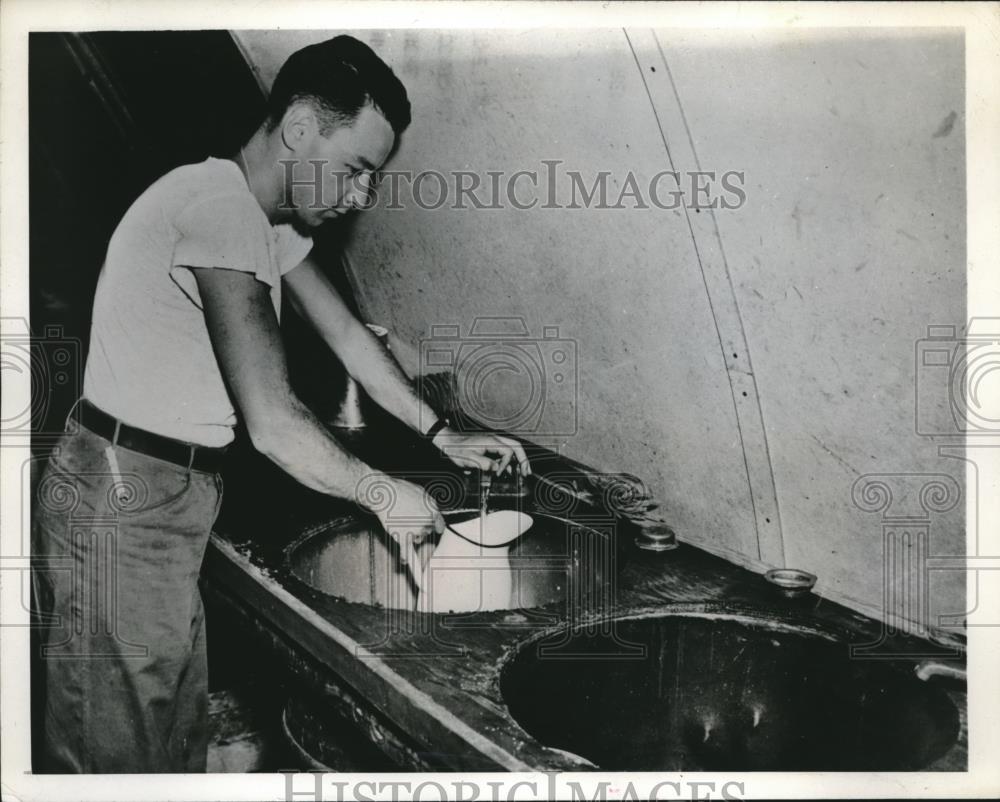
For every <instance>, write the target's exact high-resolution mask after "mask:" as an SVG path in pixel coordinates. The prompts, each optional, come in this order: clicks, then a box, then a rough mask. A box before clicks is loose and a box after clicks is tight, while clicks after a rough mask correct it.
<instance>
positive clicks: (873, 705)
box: [500, 612, 960, 771]
mask: <svg viewBox="0 0 1000 802" xmlns="http://www.w3.org/2000/svg"><path fill="white" fill-rule="evenodd" d="M500 690H501V693H502V695H503V697H504V700H505V701H506V703H507V705H508V709H509V710H510V713H511V715H512V716H513V717H514V719H515V720H516V721H517V722H518V723H519V724H520V725H521V726H522V727H523V728H524V729H525V730H526V731H527V732H528V733H529V734H530V735H532V736H533V737H534V738H536V739H537V740H539V741H541V743H543V744H545V745H546V746H551V747H555V748H559V749H562V750H566V751H569V752H573V753H575V754H577V755H580V756H581V757H584V758H587V759H588V760H590V761H591V762H592V763H594V764H595V765H597V766H598V767H599V768H602V769H605V770H609V771H682V770H683V771H737V770H742V771H901V770H916V769H920V768H924V767H926V766H927V765H928V764H930V763H931V762H933V761H934V760H936V759H937V758H939V757H941V756H942V755H944V754H945V753H946V752H948V751H949V749H950V748H951V747H952V745H953V744H955V742H956V739H957V737H958V735H959V730H960V719H959V713H958V709H957V708H956V706H955V704H954V703H953V702H952V701H951V699H950V698H949V697H948V695H947V694H946V693H945V692H944V691H943V690H942V689H941V688H939V687H936V686H934V685H932V684H928V683H927V682H924V681H922V680H920V679H917V678H916V676H914V673H913V663H912V662H908V661H899V662H895V663H885V662H879V661H872V660H858V659H852V658H851V656H850V653H849V647H848V643H847V642H846V641H845V640H843V639H841V638H839V637H838V636H836V635H833V634H831V633H829V632H825V631H823V630H820V629H817V628H814V627H810V626H806V625H801V624H795V625H793V624H790V623H783V622H780V621H778V620H775V619H770V618H765V617H755V616H751V615H747V614H735V613H733V614H724V613H719V612H701V613H683V614H681V613H678V614H670V615H662V614H659V615H655V616H649V617H640V618H631V619H619V620H617V621H614V622H613V624H612V623H609V622H602V627H598V628H595V627H594V626H591V627H589V628H577V629H565V630H563V631H561V632H559V633H557V634H556V635H555V636H550V637H546V638H545V639H542V640H537V641H532V642H529V643H528V644H527V645H525V646H523V647H522V648H521V649H520V650H519V651H518V652H517V653H516V654H515V655H514V656H513V657H512V659H511V660H509V661H508V662H507V663H506V665H505V666H504V668H503V670H502V673H501V677H500Z"/></svg>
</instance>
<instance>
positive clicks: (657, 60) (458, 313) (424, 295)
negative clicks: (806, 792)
mask: <svg viewBox="0 0 1000 802" xmlns="http://www.w3.org/2000/svg"><path fill="white" fill-rule="evenodd" d="M328 35H330V34H328V33H325V32H324V33H317V32H263V33H253V32H242V33H240V34H239V35H238V39H239V41H240V42H241V44H242V45H243V47H244V49H245V50H246V52H247V54H248V59H249V60H250V62H251V64H252V65H253V66H254V68H255V69H256V70H257V71H258V73H259V75H260V77H261V79H262V82H263V83H264V84H265V85H267V84H269V82H270V81H271V80H273V77H274V75H275V74H276V72H277V69H278V67H279V66H280V64H281V62H282V61H283V60H284V58H285V57H286V56H287V55H288V54H289V53H291V52H292V51H293V50H294V49H296V48H298V47H301V46H302V45H304V44H307V43H309V42H311V41H316V40H319V39H322V38H326V36H328ZM356 35H358V36H359V38H362V39H364V40H365V41H367V42H369V43H370V44H371V45H372V46H373V47H374V48H375V49H376V50H377V51H378V52H379V53H380V54H382V55H383V57H384V58H385V59H386V60H387V61H388V62H389V63H390V64H391V65H392V66H393V67H394V69H395V70H396V71H397V73H398V74H399V75H400V76H401V78H402V79H403V80H404V82H405V83H406V85H407V87H408V90H409V92H410V96H411V99H412V101H413V104H414V121H413V124H412V126H411V128H410V129H409V130H408V131H407V132H406V134H405V136H404V139H403V142H402V146H401V148H400V150H399V153H398V154H397V156H396V157H395V159H394V161H393V162H392V164H391V165H390V168H391V169H394V170H411V171H414V172H419V171H422V170H434V171H439V172H441V173H443V174H450V173H452V172H454V171H456V170H468V171H473V172H475V173H478V174H479V175H480V176H482V177H484V179H485V177H486V172H487V171H503V172H504V174H505V176H510V175H511V174H513V173H514V172H516V171H518V170H529V171H537V172H539V174H540V175H541V176H542V184H543V186H542V187H541V188H540V189H539V191H538V192H536V193H532V192H531V191H529V190H530V187H529V186H528V184H527V182H526V180H522V182H521V183H520V184H519V187H520V188H521V194H520V196H519V197H521V199H522V200H528V199H530V198H532V197H538V198H540V199H541V201H544V200H545V199H546V195H545V193H544V191H543V190H544V184H545V180H546V177H547V174H546V169H547V168H546V166H545V165H544V164H543V161H544V160H560V161H561V164H560V165H559V166H558V167H557V168H556V171H557V175H558V176H560V178H559V179H558V182H557V184H558V189H557V192H556V195H555V200H556V201H558V202H560V203H563V204H565V203H567V202H568V201H569V200H570V197H569V188H570V184H571V182H570V180H569V179H568V178H567V177H566V174H567V171H571V170H577V171H580V173H581V176H582V178H583V179H584V181H585V183H586V184H587V185H589V184H590V183H591V182H592V181H593V180H594V179H595V178H596V176H597V174H598V172H599V171H608V172H609V173H610V178H609V183H608V187H609V194H610V200H611V202H612V203H613V202H614V201H615V200H616V199H617V197H618V193H619V192H620V191H621V188H622V187H623V185H624V183H625V182H626V180H627V178H626V177H627V176H628V174H629V173H631V174H632V175H633V176H635V178H636V179H637V185H638V186H639V187H640V188H646V187H648V184H649V182H650V179H651V178H652V177H653V176H654V175H656V173H657V172H658V171H662V170H671V169H672V170H676V171H679V172H684V171H693V170H698V169H701V170H705V171H717V172H719V173H721V172H724V171H728V170H737V171H743V173H744V177H745V180H744V183H743V187H744V189H745V193H746V201H745V203H744V204H743V205H742V206H741V208H739V209H735V210H723V209H715V210H711V209H699V210H694V209H691V208H684V207H683V206H682V207H681V208H673V209H659V208H655V207H653V208H646V209H641V208H624V209H621V208H619V209H613V208H612V209H608V208H605V209H597V208H588V209H582V208H577V209H569V208H562V209H555V208H552V209H545V208H535V209H533V210H531V211H521V210H517V209H514V208H510V205H509V204H506V206H507V208H503V209H479V210H473V209H471V208H465V209H456V208H452V206H453V205H454V204H453V203H451V201H453V200H454V199H455V194H454V184H452V187H451V190H450V191H451V197H450V198H449V203H447V204H445V206H444V207H443V208H440V209H435V210H431V209H421V208H418V207H417V206H416V204H414V203H413V202H412V201H411V198H410V195H409V194H407V192H406V191H405V190H404V192H403V194H402V200H403V205H404V206H405V208H404V209H402V210H390V209H387V208H384V204H383V205H380V207H379V208H376V209H374V210H372V211H370V212H367V213H365V214H364V215H362V216H361V218H360V219H359V220H358V221H357V223H356V226H355V229H354V231H353V234H352V237H351V244H350V250H349V256H350V260H351V264H352V265H353V271H354V276H355V280H356V282H357V287H358V294H359V302H360V304H361V306H362V308H363V309H364V310H365V312H366V314H367V316H368V317H369V319H371V320H373V321H377V322H379V323H382V324H384V325H386V326H388V327H389V328H390V329H391V330H392V341H393V345H394V348H395V350H396V352H397V353H398V354H399V355H400V357H401V359H402V361H403V362H404V364H405V365H406V367H407V368H408V369H410V370H411V371H413V372H414V373H416V372H418V371H419V370H420V369H421V361H422V359H424V358H425V357H426V354H427V351H426V348H424V350H423V351H422V350H421V341H422V340H426V339H428V338H430V337H431V335H432V334H434V333H438V334H440V330H439V329H433V328H432V327H436V326H443V325H444V326H447V325H451V326H457V327H458V330H459V332H460V333H461V335H463V336H466V335H468V333H469V331H470V328H471V327H472V326H473V323H474V321H475V320H476V319H477V318H482V317H490V318H497V317H504V318H515V319H519V320H522V321H523V323H524V326H525V327H526V329H527V331H528V333H529V336H530V337H537V338H539V339H542V338H543V335H544V334H545V332H546V327H548V328H549V333H550V334H556V333H557V339H558V341H559V342H558V343H557V344H556V345H553V344H552V342H544V341H543V343H542V344H541V345H540V346H539V350H538V351H537V353H539V354H541V357H542V359H543V361H544V360H550V359H551V356H552V354H553V353H554V352H555V351H557V350H561V351H563V353H565V354H566V355H567V356H568V358H569V361H568V362H564V363H561V364H562V367H561V368H559V370H562V371H563V372H564V373H565V376H564V381H563V382H562V383H559V384H558V385H557V384H556V383H555V382H554V381H553V378H552V376H553V374H554V373H555V372H556V370H557V368H556V366H555V365H554V364H553V363H552V362H551V361H549V362H546V365H547V367H546V371H547V373H546V379H547V383H546V385H545V388H546V389H547V390H548V393H549V395H548V396H547V397H546V399H545V401H544V404H545V408H544V412H545V414H544V415H543V416H542V418H541V420H540V421H538V420H533V421H531V422H528V423H527V424H525V425H528V426H529V428H530V427H531V426H534V429H533V430H532V431H531V432H530V433H529V435H528V436H529V437H533V438H534V439H537V440H540V441H544V442H546V443H548V444H550V445H553V446H555V447H558V448H560V449H561V450H562V451H563V452H564V453H565V454H567V455H568V456H570V457H572V458H574V459H577V460H579V461H581V462H584V463H587V464H589V465H591V466H593V467H595V468H598V469H601V470H606V471H629V472H632V473H635V474H637V475H639V476H640V477H642V478H643V479H644V480H645V481H646V482H647V483H648V484H649V485H650V487H651V489H652V491H653V493H654V495H655V496H656V497H657V498H658V499H659V500H660V501H661V503H662V506H663V511H664V513H665V516H666V517H667V518H668V520H670V521H671V522H672V523H673V524H674V525H675V526H676V528H677V530H678V532H679V534H680V535H681V537H682V538H683V539H685V540H687V541H689V542H692V543H696V544H698V545H701V546H703V547H705V548H707V549H710V550H712V551H715V552H717V553H720V554H724V555H726V556H729V557H731V558H732V559H735V560H737V561H740V562H743V563H746V564H749V565H752V566H756V567H763V566H765V565H781V564H787V565H791V566H796V567H801V568H805V569H808V570H810V571H813V572H814V573H816V574H818V575H819V577H820V585H819V589H820V590H821V591H822V592H824V593H826V594H828V595H830V596H831V597H833V598H837V599H839V600H842V601H846V602H847V603H849V604H852V605H853V606H855V607H856V608H858V609H862V610H866V611H868V612H872V613H875V614H881V611H882V608H883V599H884V588H885V586H886V583H885V581H884V578H883V550H884V534H885V533H886V532H887V531H888V532H889V533H890V534H893V533H896V534H898V531H897V530H895V529H892V528H891V526H890V528H889V529H888V530H887V529H886V528H885V527H884V523H885V520H884V519H885V518H886V516H888V517H890V518H892V517H893V516H896V517H898V516H904V517H905V516H911V517H912V516H916V517H917V518H918V519H919V521H918V520H913V521H910V523H909V524H908V525H907V526H908V528H907V530H906V531H907V532H908V533H909V535H912V538H911V539H910V540H908V541H906V542H905V543H904V544H903V545H902V546H901V551H900V550H899V549H896V547H895V546H892V547H890V552H892V553H897V552H899V553H903V552H905V553H908V554H911V556H913V555H914V550H916V551H917V552H921V553H925V554H931V555H938V554H957V553H961V552H962V551H963V550H964V522H963V520H962V512H961V510H962V504H955V505H953V506H951V507H950V508H949V509H948V510H947V511H940V509H933V510H932V509H927V505H928V503H930V504H931V506H932V507H933V506H934V505H935V504H936V506H937V508H942V507H948V506H949V503H950V499H949V501H947V502H944V503H939V502H928V500H927V499H928V496H927V493H928V492H929V491H924V492H923V493H921V488H922V487H924V485H927V484H928V482H931V485H932V487H933V486H934V485H933V482H934V481H935V480H934V479H933V476H923V475H932V474H943V475H944V478H939V479H938V480H936V481H937V482H938V484H940V485H941V486H942V487H944V486H947V487H946V489H947V490H948V491H949V492H950V493H951V495H954V493H955V491H956V487H959V486H962V485H963V484H964V480H963V475H964V469H963V463H962V462H961V461H959V460H958V459H955V458H948V457H941V456H938V455H937V445H938V443H939V441H940V442H944V441H943V440H940V438H939V440H933V439H928V438H925V437H919V436H917V434H916V433H915V431H914V404H915V400H914V387H915V380H916V375H915V373H916V369H915V357H914V353H915V350H914V349H915V343H916V341H917V340H918V339H920V338H921V337H922V336H924V334H925V333H926V328H927V326H928V325H929V324H942V323H943V324H952V325H959V326H960V325H962V324H963V322H964V315H965V282H964V271H965V254H964V243H965V228H964V225H965V224H964V221H965V205H964V198H965V188H964V132H963V108H964V107H963V92H964V85H963V80H964V75H963V63H964V55H963V43H962V40H961V37H960V35H954V34H951V33H948V32H945V31H936V32H926V31H925V32H920V33H917V32H915V31H914V32H908V31H900V32H895V33H892V34H889V35H886V34H880V35H873V34H860V35H849V34H845V33H836V32H833V31H813V32H808V33H803V32H801V31H798V32H795V33H794V34H780V35H779V34H765V33H762V32H743V33H739V34H735V33H734V34H727V35H724V36H720V35H718V34H716V33H712V34H706V33H701V32H698V31H676V30H670V31H657V32H653V31H631V30H630V31H627V32H623V31H622V30H596V31H595V30H591V31H558V32H556V31H381V32H380V31H365V32H360V33H358V34H356ZM659 186H661V187H662V188H663V192H662V193H661V199H663V200H665V199H666V198H665V197H664V196H666V195H667V192H669V189H670V186H671V185H670V184H669V183H661V184H660V185H659ZM436 187H437V184H436V183H435V182H433V181H428V182H427V184H425V185H424V189H425V192H426V194H425V195H424V197H425V198H429V199H430V200H433V199H434V198H435V197H436V195H437V192H436ZM717 191H718V190H717ZM477 194H478V196H479V197H480V198H483V199H488V198H489V192H488V191H486V190H485V189H481V190H480V191H479V192H478V193H477ZM727 199H729V200H731V199H733V196H732V195H728V196H727ZM647 200H648V197H647ZM469 205H470V204H468V203H467V204H466V206H469ZM625 205H626V206H634V205H635V204H634V203H633V202H631V201H628V200H626V202H625ZM480 325H483V324H482V321H481V324H480ZM487 325H489V326H493V327H494V328H493V330H497V331H502V330H504V329H503V326H510V325H513V324H511V323H510V322H509V321H508V322H507V323H503V324H502V326H501V329H496V326H497V325H501V324H498V322H497V321H495V320H491V321H488V323H487ZM438 339H441V338H440V337H439V338H438ZM567 340H568V341H570V342H569V343H567V342H565V341H567ZM512 342H518V341H516V340H513V341H512ZM446 345H447V344H446ZM456 352H457V349H456ZM503 352H504V349H503V348H500V349H497V353H498V354H501V355H502V353H503ZM506 352H507V355H508V356H510V355H511V354H514V353H515V351H514V349H513V347H508V348H507V351H506ZM421 354H424V356H423V357H422V356H421ZM481 379H482V381H481V383H480V385H479V390H481V392H482V397H481V398H480V399H478V400H477V399H472V400H471V402H470V403H474V404H478V405H479V407H480V408H479V410H477V411H479V412H480V413H481V414H484V415H485V416H486V417H490V416H492V417H493V418H494V419H496V420H503V419H505V418H507V419H511V416H513V415H515V413H516V411H517V410H518V409H519V408H520V406H521V402H522V401H523V399H524V398H525V397H526V394H527V393H529V392H530V391H531V390H532V389H537V388H533V387H532V386H531V385H530V383H528V382H529V380H528V377H527V374H524V373H521V374H518V373H516V372H514V373H512V372H497V373H489V372H487V373H486V375H484V376H482V377H481ZM570 389H572V390H573V392H570ZM946 407H947V405H946V402H945V397H944V394H943V393H938V394H937V395H936V396H935V398H934V399H933V403H931V405H930V412H931V413H932V414H935V415H937V416H938V419H940V418H941V416H942V415H943V414H944V413H946V412H947V409H946ZM521 420H522V423H524V422H525V421H527V419H525V418H522V419H521ZM870 474H885V475H889V476H888V478H884V479H882V480H875V479H871V478H868V479H862V477H866V476H868V475H870ZM901 474H905V475H906V476H901ZM912 474H920V475H921V476H919V477H913V476H911V475H912ZM949 477H951V478H950V479H949ZM859 481H860V482H861V484H858V485H855V483H856V482H859ZM879 482H881V484H879ZM949 483H950V484H949ZM883 485H884V486H886V487H888V488H889V491H890V492H891V493H892V503H891V506H890V507H889V508H888V509H881V508H880V507H879V504H878V503H877V502H878V500H879V499H880V498H881V497H880V496H878V492H877V491H878V490H879V488H880V487H882V486H883ZM852 489H853V491H854V492H853V495H852ZM859 505H860V506H859ZM890 524H891V522H890ZM894 542H895V541H894ZM897 545H898V544H897ZM921 550H922V551H921ZM897 556H898V554H897ZM918 574H919V572H918ZM918 574H913V575H912V576H911V579H912V578H915V577H917V576H918ZM930 576H931V580H930V586H929V588H930V592H929V596H928V595H921V593H920V592H912V593H910V594H909V595H908V596H907V600H908V601H907V604H911V603H912V602H913V601H914V600H916V601H921V600H924V601H927V600H929V608H930V614H931V615H933V616H938V615H941V614H958V615H959V617H960V614H961V613H962V612H963V611H964V609H965V601H964V581H965V579H964V575H963V574H962V573H961V572H954V571H951V572H946V571H936V572H934V573H933V574H931V575H930ZM898 584H899V583H898V580H894V581H893V582H890V587H892V586H894V585H896V586H898ZM921 603H922V602H921ZM900 604H902V602H900V600H899V599H895V598H894V599H893V600H892V603H891V606H893V607H895V608H896V609H897V611H898V612H901V613H902V614H903V615H906V616H907V617H909V618H922V617H923V614H922V613H920V612H919V611H915V610H914V608H912V606H911V607H907V608H906V609H905V610H904V609H901V608H900V607H899V605H900ZM932 623H935V624H937V623H940V622H939V621H938V620H937V618H934V619H933V620H932Z"/></svg>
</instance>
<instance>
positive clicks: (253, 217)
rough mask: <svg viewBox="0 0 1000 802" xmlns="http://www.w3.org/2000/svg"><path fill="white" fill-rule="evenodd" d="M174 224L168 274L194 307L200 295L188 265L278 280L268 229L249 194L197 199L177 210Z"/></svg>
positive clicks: (271, 284) (270, 281)
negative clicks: (175, 233) (176, 232)
mask: <svg viewBox="0 0 1000 802" xmlns="http://www.w3.org/2000/svg"><path fill="white" fill-rule="evenodd" d="M175 225H176V227H177V231H178V233H179V234H180V237H179V239H178V241H177V244H176V246H175V247H174V255H173V259H172V260H171V266H170V277H171V278H172V279H173V280H174V282H176V284H177V285H178V286H179V287H180V288H181V290H183V291H184V294H185V295H187V296H188V297H189V298H190V299H191V300H192V301H193V302H194V303H195V305H197V306H198V308H202V304H201V295H200V293H199V292H198V283H197V281H196V280H195V277H194V274H193V273H192V272H191V270H190V268H192V267H208V268H222V269H224V270H239V271H241V272H244V273H252V274H253V275H254V276H255V277H256V278H257V280H258V281H262V282H264V283H265V284H267V285H268V286H269V287H275V286H277V285H278V284H279V283H280V281H281V276H280V274H279V272H278V270H277V265H276V264H275V260H274V259H273V257H272V253H271V248H272V246H273V244H272V241H271V229H270V226H269V225H268V224H267V221H266V218H264V217H263V214H262V212H261V210H260V207H259V206H257V203H256V201H255V200H254V199H253V197H251V196H247V197H242V196H240V195H222V196H218V197H213V198H207V199H204V200H199V201H197V202H195V203H193V204H191V205H189V206H187V207H185V208H184V209H183V210H182V211H181V213H180V214H178V215H177V217H176V220H175Z"/></svg>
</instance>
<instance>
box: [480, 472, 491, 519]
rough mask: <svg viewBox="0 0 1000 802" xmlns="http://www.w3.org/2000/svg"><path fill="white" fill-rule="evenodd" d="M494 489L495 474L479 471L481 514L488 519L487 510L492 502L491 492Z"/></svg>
mask: <svg viewBox="0 0 1000 802" xmlns="http://www.w3.org/2000/svg"><path fill="white" fill-rule="evenodd" d="M492 489H493V474H492V473H491V472H490V471H489V470H483V469H480V471H479V512H480V514H481V515H482V517H483V518H485V517H486V509H487V506H488V505H489V502H490V491H491V490H492Z"/></svg>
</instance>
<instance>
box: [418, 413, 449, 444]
mask: <svg viewBox="0 0 1000 802" xmlns="http://www.w3.org/2000/svg"><path fill="white" fill-rule="evenodd" d="M445 426H451V421H450V420H448V419H447V418H438V419H437V420H436V421H434V425H433V426H431V428H430V429H428V430H427V432H426V433H425V434H424V437H425V438H426V439H427V440H433V439H434V438H435V437H437V434H438V432H440V431H441V430H442V429H443V428H444V427H445Z"/></svg>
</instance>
